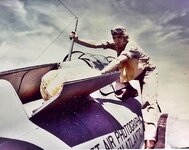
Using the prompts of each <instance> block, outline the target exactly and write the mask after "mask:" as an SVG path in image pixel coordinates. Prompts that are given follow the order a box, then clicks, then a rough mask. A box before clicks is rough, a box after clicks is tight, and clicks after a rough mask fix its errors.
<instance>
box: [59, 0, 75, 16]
mask: <svg viewBox="0 0 189 150" xmlns="http://www.w3.org/2000/svg"><path fill="white" fill-rule="evenodd" d="M58 1H59V2H60V3H61V4H62V5H63V6H64V7H65V8H66V9H67V10H68V11H69V12H70V13H71V14H72V15H73V16H74V17H75V18H78V17H77V16H76V15H75V14H74V13H73V12H72V11H71V10H70V9H69V8H68V7H67V6H66V5H65V4H64V3H63V2H62V1H61V0H58Z"/></svg>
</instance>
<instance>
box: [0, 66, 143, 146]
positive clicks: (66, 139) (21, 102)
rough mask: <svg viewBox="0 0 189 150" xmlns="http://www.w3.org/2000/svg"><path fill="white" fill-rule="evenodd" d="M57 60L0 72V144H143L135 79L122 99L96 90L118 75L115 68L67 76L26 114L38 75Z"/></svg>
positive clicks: (36, 95)
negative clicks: (50, 97)
mask: <svg viewBox="0 0 189 150" xmlns="http://www.w3.org/2000/svg"><path fill="white" fill-rule="evenodd" d="M58 65H59V64H58V63H54V64H47V65H39V66H34V67H27V68H22V69H16V70H12V71H6V72H2V73H0V96H1V99H0V107H1V109H0V120H1V122H0V149H12V148H13V149H22V148H23V149H24V148H27V149H83V148H85V149H124V148H125V149H127V148H132V149H134V148H141V147H142V146H143V138H144V135H143V133H144V129H143V121H142V113H141V104H140V97H141V95H140V86H139V83H138V82H137V81H132V82H131V83H132V84H133V86H134V88H136V89H137V90H138V93H139V95H138V96H137V97H134V98H128V99H126V100H123V101H122V100H120V99H119V98H117V97H116V96H115V94H114V93H111V94H109V95H107V96H103V95H102V93H101V92H100V91H99V89H102V90H103V91H107V90H108V91H111V90H113V89H112V88H111V86H108V85H110V84H111V83H112V82H114V81H115V80H117V79H118V77H119V74H118V73H117V72H114V73H109V74H105V75H100V76H98V77H95V78H86V79H84V80H79V81H74V82H68V83H67V84H66V86H65V88H63V90H62V92H61V94H60V95H59V96H58V97H56V98H55V99H53V100H51V101H49V102H47V103H46V104H45V105H43V106H42V107H40V108H39V109H38V110H37V111H35V112H34V113H33V114H32V115H28V112H27V109H26V108H27V107H26V106H27V105H28V104H31V103H35V102H37V101H38V100H39V99H41V96H40V92H39V86H40V80H41V77H42V76H43V75H44V74H45V73H47V72H48V71H50V70H52V69H57V68H58ZM66 87H67V88H66ZM71 89H80V90H71ZM82 89H84V90H82ZM70 91H72V93H70ZM79 91H85V92H83V93H82V92H79Z"/></svg>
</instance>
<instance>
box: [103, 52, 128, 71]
mask: <svg viewBox="0 0 189 150" xmlns="http://www.w3.org/2000/svg"><path fill="white" fill-rule="evenodd" d="M125 60H127V57H126V56H124V55H121V56H119V57H118V58H116V59H114V60H112V61H111V62H110V63H109V64H108V65H107V66H106V67H105V68H104V69H102V70H101V73H108V72H112V71H115V70H117V68H118V65H119V64H120V63H121V62H122V61H125Z"/></svg>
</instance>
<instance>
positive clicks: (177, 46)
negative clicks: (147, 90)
mask: <svg viewBox="0 0 189 150" xmlns="http://www.w3.org/2000/svg"><path fill="white" fill-rule="evenodd" d="M62 2H63V3H64V4H65V5H66V6H67V7H68V8H69V9H71V10H72V11H73V12H74V13H75V14H76V15H77V16H78V17H79V25H78V35H79V37H81V38H83V39H93V40H106V39H110V38H111V35H110V29H111V28H113V27H114V26H116V25H117V24H120V25H123V26H125V27H126V28H127V31H128V32H129V33H130V36H132V37H133V38H134V39H135V40H136V41H137V42H138V43H139V45H140V46H141V47H142V48H143V49H144V50H145V51H146V52H147V53H150V54H151V56H152V59H153V60H154V61H155V62H156V64H157V66H158V70H159V95H160V96H159V102H160V105H161V106H162V109H163V111H165V112H167V111H168V112H169V113H170V114H172V115H174V116H176V117H178V118H183V119H187V118H189V110H188V106H189V99H188V91H189V59H188V58H189V28H188V27H189V1H188V0H62ZM0 18H1V19H0V31H1V32H0V33H1V34H0V61H1V65H0V70H7V69H12V68H17V67H22V66H26V65H29V64H32V65H34V64H37V63H50V62H57V61H61V60H62V59H63V57H64V56H65V54H67V53H68V52H69V49H70V46H71V41H70V40H69V39H68V34H69V32H70V31H72V30H74V26H75V20H74V16H72V15H71V13H70V12H68V11H67V10H66V9H65V8H64V7H63V6H62V5H61V3H60V2H59V1H58V0H1V1H0ZM70 23H71V25H70V26H69V27H68V28H66V27H67V26H68V25H69V24H70ZM65 28H66V30H65ZM64 30H65V32H64V33H63V34H62V35H61V37H60V38H58V39H57V40H56V41H55V42H54V43H53V44H52V45H51V46H50V47H49V48H48V49H47V50H46V51H44V50H45V49H46V48H47V47H48V45H49V44H50V43H51V42H52V40H53V39H55V38H56V36H57V35H58V34H59V33H61V32H63V31H64ZM74 49H75V50H84V51H88V52H89V51H91V52H94V51H95V52H98V50H93V49H90V50H88V49H86V48H84V47H81V46H78V45H76V44H75V47H74ZM41 52H44V53H43V54H42V55H41V57H39V58H38V56H39V55H40V54H41ZM105 52H106V51H105ZM100 53H102V51H101V50H99V54H100ZM36 58H38V59H37V60H36ZM34 60H36V61H35V62H34Z"/></svg>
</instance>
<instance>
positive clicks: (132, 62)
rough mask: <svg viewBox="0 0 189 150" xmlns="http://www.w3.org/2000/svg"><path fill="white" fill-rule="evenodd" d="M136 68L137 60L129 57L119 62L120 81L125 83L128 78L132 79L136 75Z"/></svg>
mask: <svg viewBox="0 0 189 150" xmlns="http://www.w3.org/2000/svg"><path fill="white" fill-rule="evenodd" d="M137 69H138V60H137V59H133V58H130V59H128V60H126V61H123V62H121V63H120V64H119V70H120V82H121V83H125V82H128V81H130V80H133V79H134V78H135V76H136V72H137Z"/></svg>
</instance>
